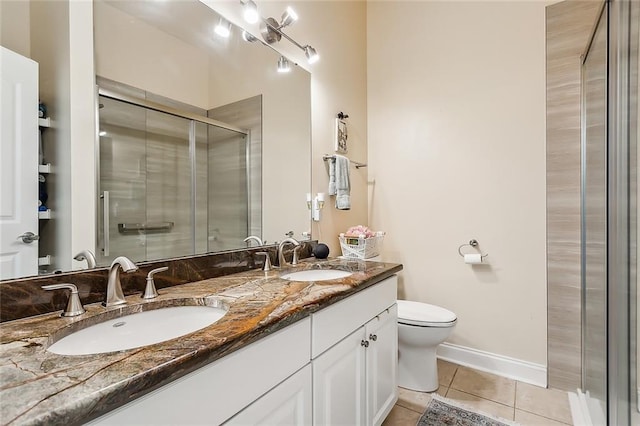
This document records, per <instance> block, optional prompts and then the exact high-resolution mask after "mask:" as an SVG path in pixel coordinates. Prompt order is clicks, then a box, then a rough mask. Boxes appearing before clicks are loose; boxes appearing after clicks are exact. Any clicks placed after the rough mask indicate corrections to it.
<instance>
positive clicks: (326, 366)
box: [312, 327, 366, 426]
mask: <svg viewBox="0 0 640 426" xmlns="http://www.w3.org/2000/svg"><path fill="white" fill-rule="evenodd" d="M363 342H364V327H361V328H359V329H358V330H356V331H355V332H353V333H352V334H350V335H349V336H347V337H345V338H344V340H342V341H341V342H339V343H338V344H336V345H335V346H333V347H332V348H331V349H329V350H327V351H326V352H325V353H323V354H322V355H320V356H319V357H318V358H316V359H314V360H313V361H312V364H313V424H314V425H322V426H330V425H364V424H365V421H366V420H365V418H366V413H365V407H366V401H365V365H364V363H365V360H364V347H363V346H362V344H363Z"/></svg>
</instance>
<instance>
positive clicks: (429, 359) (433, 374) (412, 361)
mask: <svg viewBox="0 0 640 426" xmlns="http://www.w3.org/2000/svg"><path fill="white" fill-rule="evenodd" d="M456 321H457V317H456V314H454V313H453V312H451V311H448V310H446V309H444V308H441V307H439V306H435V305H428V304H426V303H420V302H412V301H408V300H398V386H401V387H403V388H407V389H411V390H416V391H420V392H433V391H435V390H436V389H438V364H437V362H436V348H437V347H438V345H439V344H440V343H442V342H444V341H445V340H446V339H447V337H449V335H450V334H451V332H452V331H453V327H454V326H455V325H456Z"/></svg>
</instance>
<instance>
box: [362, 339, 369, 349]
mask: <svg viewBox="0 0 640 426" xmlns="http://www.w3.org/2000/svg"><path fill="white" fill-rule="evenodd" d="M360 346H364V347H365V348H368V347H369V341H368V340H363V341H362V342H360Z"/></svg>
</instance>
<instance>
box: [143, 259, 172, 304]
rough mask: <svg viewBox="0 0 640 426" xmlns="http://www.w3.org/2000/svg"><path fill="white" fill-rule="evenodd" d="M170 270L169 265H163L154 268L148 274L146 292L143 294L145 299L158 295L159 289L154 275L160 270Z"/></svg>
mask: <svg viewBox="0 0 640 426" xmlns="http://www.w3.org/2000/svg"><path fill="white" fill-rule="evenodd" d="M167 270H169V267H168V266H163V267H161V268H156V269H152V270H151V271H149V273H148V274H147V285H146V287H145V288H144V293H143V294H142V296H141V297H142V298H143V299H155V298H156V297H158V291H157V290H156V283H155V282H154V281H153V276H154V275H155V274H157V273H159V272H164V271H167Z"/></svg>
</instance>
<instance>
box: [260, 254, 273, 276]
mask: <svg viewBox="0 0 640 426" xmlns="http://www.w3.org/2000/svg"><path fill="white" fill-rule="evenodd" d="M256 254H257V255H258V254H260V255H263V256H264V266H263V267H262V270H263V271H265V272H267V271H270V270H271V269H272V268H273V267H272V266H271V258H270V257H269V253H267V252H266V251H259V252H256Z"/></svg>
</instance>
